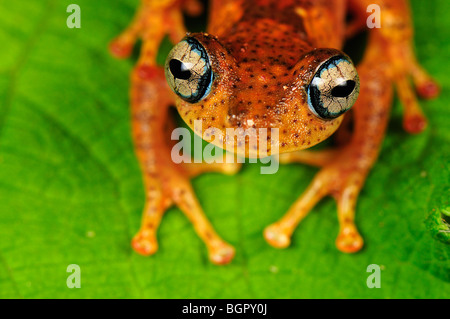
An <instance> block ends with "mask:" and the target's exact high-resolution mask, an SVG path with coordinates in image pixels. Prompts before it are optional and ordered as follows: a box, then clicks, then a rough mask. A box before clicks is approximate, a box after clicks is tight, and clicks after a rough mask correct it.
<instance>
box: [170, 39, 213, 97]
mask: <svg viewBox="0 0 450 319" xmlns="http://www.w3.org/2000/svg"><path fill="white" fill-rule="evenodd" d="M165 73H166V79H167V82H168V83H169V86H170V88H171V89H172V90H173V91H174V92H175V93H176V94H177V95H178V96H179V97H181V98H182V99H183V100H185V101H186V102H190V103H196V102H198V101H200V100H202V99H203V98H205V97H206V96H207V95H208V94H209V92H210V91H211V85H212V82H213V72H212V70H211V63H210V59H209V56H208V53H207V51H206V49H205V48H204V47H203V46H202V45H201V43H200V42H199V41H197V40H196V39H195V38H189V37H188V38H185V39H184V40H182V41H181V42H180V43H178V44H177V45H176V46H175V47H174V48H173V49H172V51H170V53H169V56H168V57H167V60H166V65H165Z"/></svg>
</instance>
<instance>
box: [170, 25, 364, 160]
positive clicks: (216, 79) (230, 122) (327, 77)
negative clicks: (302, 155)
mask: <svg viewBox="0 0 450 319" xmlns="http://www.w3.org/2000/svg"><path fill="white" fill-rule="evenodd" d="M235 55H236V54H235ZM235 55H233V54H232V53H231V51H230V50H227V48H226V47H224V45H222V44H221V43H220V42H219V40H218V39H217V38H216V37H214V36H211V35H208V34H203V33H197V34H191V35H188V36H187V37H186V38H184V39H183V40H182V41H181V42H180V43H178V44H177V45H176V46H175V47H174V48H173V49H172V51H171V52H170V54H169V56H168V57H167V61H166V65H165V72H166V78H167V81H168V83H169V86H170V87H171V89H172V90H173V91H174V92H175V93H176V94H177V95H178V97H179V98H178V99H177V103H176V106H177V109H178V111H179V113H180V115H181V117H182V118H183V119H184V121H185V122H186V123H187V124H188V125H189V126H190V127H191V128H192V129H194V131H195V132H196V133H197V134H199V135H200V136H203V138H205V139H206V140H208V141H210V142H212V143H213V144H216V145H218V146H221V147H223V145H222V143H223V141H222V140H221V138H217V133H220V134H222V136H224V137H226V136H227V129H243V131H244V132H246V130H247V131H248V129H250V130H251V129H256V130H254V131H256V134H257V135H258V132H259V131H260V130H259V129H269V132H268V133H267V135H268V137H266V136H265V137H266V139H267V140H269V139H270V135H271V132H270V129H272V128H278V129H279V130H278V133H279V143H277V141H273V140H272V145H267V147H268V151H269V153H275V152H277V149H278V152H280V153H283V152H288V151H294V150H301V149H304V148H308V147H311V146H313V145H315V144H317V143H319V142H321V141H323V140H325V139H326V138H328V137H329V136H330V135H331V134H332V133H334V132H335V131H336V129H337V128H338V127H339V125H340V123H341V122H342V119H343V116H342V115H343V114H344V113H345V112H346V111H348V110H349V109H350V108H351V107H352V106H353V104H354V103H355V101H356V98H357V96H358V93H359V78H358V74H357V72H356V69H355V67H354V65H353V63H352V62H351V60H350V58H349V57H348V56H346V55H345V54H344V53H342V52H341V51H338V50H335V49H309V47H306V49H305V52H302V53H300V55H299V56H298V59H297V63H295V64H293V65H291V66H288V65H286V64H283V63H276V61H275V63H269V62H270V61H273V59H275V60H276V58H272V57H271V58H272V60H268V59H267V58H266V59H265V60H263V62H261V60H258V59H257V58H255V57H253V58H251V59H246V58H244V59H243V58H241V57H240V58H236V56H235ZM275 57H276V55H275ZM268 61H269V62H268ZM196 120H197V121H199V120H201V121H202V126H201V127H202V129H203V130H206V129H211V128H215V130H216V131H215V132H214V133H213V135H214V136H215V138H212V137H211V136H209V137H205V135H203V133H202V132H200V131H199V127H198V126H197V127H194V122H195V121H196ZM260 136H263V135H258V137H257V138H258V139H259V140H261V138H260ZM210 137H211V138H210ZM225 139H226V138H225ZM248 140H249V139H248ZM233 141H234V137H233ZM226 142H230V141H228V140H227V141H226ZM261 142H264V143H266V144H267V142H266V141H265V140H264V141H261ZM273 143H277V145H276V146H277V147H276V148H275V147H271V146H274V144H273ZM245 144H248V143H245ZM269 144H270V143H269ZM260 145H261V143H259V141H258V147H257V148H255V149H253V150H251V149H250V150H249V149H247V148H245V145H244V148H239V147H238V149H237V150H236V149H235V151H237V152H238V153H240V154H244V155H246V156H250V157H255V156H257V155H258V151H259V147H260ZM247 146H248V145H247ZM271 149H273V151H272V152H271Z"/></svg>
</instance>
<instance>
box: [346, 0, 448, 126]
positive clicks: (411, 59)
mask: <svg viewBox="0 0 450 319" xmlns="http://www.w3.org/2000/svg"><path fill="white" fill-rule="evenodd" d="M348 3H349V7H350V9H351V11H352V12H354V13H355V14H356V15H357V16H359V18H358V19H357V21H365V20H366V19H367V18H368V16H369V13H367V12H366V11H367V8H368V7H369V6H371V5H377V6H379V8H380V19H379V21H380V27H379V28H373V29H368V30H369V32H370V34H369V36H370V38H372V39H373V40H374V41H376V42H377V46H376V47H375V46H374V47H373V50H372V52H371V54H372V55H374V57H375V56H386V57H388V58H389V70H390V74H389V76H391V77H392V79H393V81H394V83H395V86H396V88H397V92H398V96H399V99H400V102H401V104H402V105H403V110H404V115H403V128H404V129H405V131H407V132H409V133H420V132H422V131H423V130H424V129H425V128H426V126H427V120H426V117H425V115H424V113H423V112H422V110H421V108H420V106H419V103H418V102H417V98H416V93H417V94H418V95H419V96H420V97H422V98H425V99H431V98H434V97H436V96H437V95H438V94H439V86H438V85H437V84H436V82H435V81H434V80H433V79H432V78H431V77H430V76H429V75H428V73H427V72H426V71H425V70H424V69H423V68H422V67H421V66H420V64H419V63H418V61H417V59H416V57H415V54H414V49H413V27H412V22H411V14H410V6H409V1H407V0H396V1H390V0H348ZM374 61H375V59H374ZM411 79H412V82H413V84H414V86H415V92H414V90H413V86H412V84H411V82H410V80H411Z"/></svg>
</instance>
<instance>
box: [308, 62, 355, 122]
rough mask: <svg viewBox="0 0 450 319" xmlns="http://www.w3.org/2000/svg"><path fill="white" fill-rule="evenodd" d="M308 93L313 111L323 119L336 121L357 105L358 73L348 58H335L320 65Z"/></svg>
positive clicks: (309, 103)
mask: <svg viewBox="0 0 450 319" xmlns="http://www.w3.org/2000/svg"><path fill="white" fill-rule="evenodd" d="M307 92H308V105H309V108H310V109H311V111H312V112H313V113H315V114H316V115H317V116H319V117H320V118H322V119H334V118H336V117H338V116H340V115H341V114H343V113H345V112H346V111H348V110H349V109H350V108H351V107H352V106H353V104H354V103H355V101H356V98H357V97H358V94H359V77H358V73H357V72H356V69H355V67H354V65H353V63H352V62H351V61H350V60H349V59H348V58H347V57H344V56H334V57H332V58H330V59H328V60H327V61H325V62H324V63H322V64H321V65H320V67H319V69H318V70H317V72H316V74H315V75H314V77H313V79H312V81H311V83H310V84H309V86H308V88H307Z"/></svg>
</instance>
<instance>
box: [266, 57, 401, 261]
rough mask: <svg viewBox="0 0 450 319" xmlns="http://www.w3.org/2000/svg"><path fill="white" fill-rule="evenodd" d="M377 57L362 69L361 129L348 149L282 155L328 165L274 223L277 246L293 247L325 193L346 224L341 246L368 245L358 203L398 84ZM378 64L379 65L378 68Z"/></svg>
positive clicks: (269, 232)
mask: <svg viewBox="0 0 450 319" xmlns="http://www.w3.org/2000/svg"><path fill="white" fill-rule="evenodd" d="M374 62H375V61H373V60H371V59H366V60H365V62H364V63H363V64H362V65H361V66H360V67H359V68H358V73H359V76H360V83H361V84H360V94H359V98H358V100H357V102H356V104H355V105H354V106H353V110H354V118H355V127H354V134H353V136H352V139H351V141H350V142H349V143H348V144H346V145H345V146H343V147H342V149H333V150H325V151H318V152H310V151H303V152H302V151H301V152H298V153H293V154H291V155H288V154H286V155H284V154H282V156H281V159H282V160H283V161H284V162H285V163H287V162H304V163H309V164H312V165H317V166H320V167H322V169H321V170H320V171H319V173H318V174H317V175H316V176H315V178H314V180H313V181H312V183H311V184H310V185H309V186H308V188H307V189H306V191H305V192H304V193H303V195H302V196H301V197H300V198H299V199H298V200H297V201H296V202H295V203H294V204H293V205H292V206H291V208H290V209H289V211H288V213H287V214H286V215H285V216H283V217H282V218H281V219H280V220H279V221H278V222H276V223H274V224H272V225H270V226H268V227H267V228H266V229H265V231H264V237H265V239H266V240H267V241H268V243H269V244H271V245H272V246H274V247H277V248H284V247H287V246H289V244H290V242H291V236H292V233H293V232H294V230H295V228H296V227H297V225H298V224H299V223H300V221H301V220H302V219H303V218H304V217H306V215H307V214H308V213H309V211H310V210H311V209H312V208H313V207H314V206H315V205H316V203H317V202H318V201H319V200H321V199H322V198H323V197H325V196H328V195H329V196H332V197H333V198H335V200H336V202H337V206H338V212H337V214H338V221H339V225H340V230H339V235H338V237H337V240H336V246H337V247H338V249H339V250H341V251H343V252H347V253H351V252H356V251H358V250H360V249H361V248H362V246H363V239H362V237H361V236H360V234H359V232H358V230H357V228H356V226H355V223H354V216H355V206H356V202H357V198H358V194H359V192H360V190H361V188H362V186H363V185H364V181H365V179H366V176H367V174H368V172H369V170H370V168H371V166H372V165H373V163H374V162H375V160H376V158H377V155H378V151H379V148H380V145H381V141H382V139H383V136H384V131H385V128H386V125H387V120H388V116H389V110H390V104H391V98H392V82H391V80H390V79H389V77H388V76H387V74H386V69H385V68H383V67H382V66H383V64H382V63H380V61H377V64H374ZM374 65H375V66H376V67H374Z"/></svg>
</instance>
